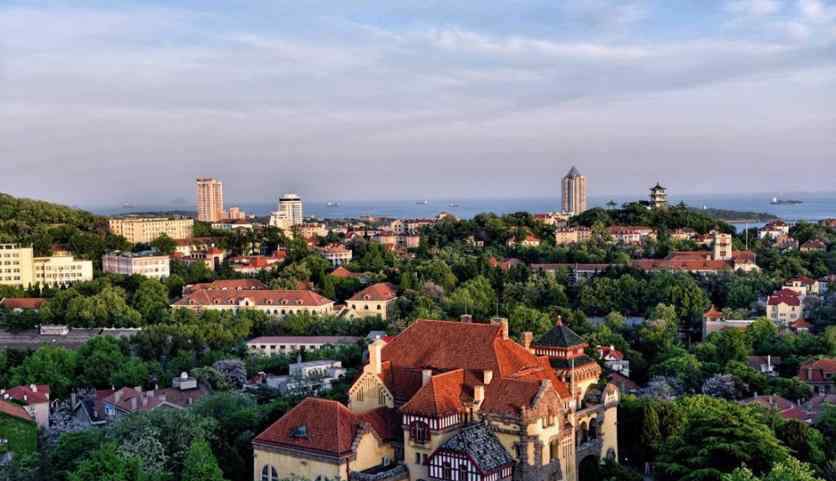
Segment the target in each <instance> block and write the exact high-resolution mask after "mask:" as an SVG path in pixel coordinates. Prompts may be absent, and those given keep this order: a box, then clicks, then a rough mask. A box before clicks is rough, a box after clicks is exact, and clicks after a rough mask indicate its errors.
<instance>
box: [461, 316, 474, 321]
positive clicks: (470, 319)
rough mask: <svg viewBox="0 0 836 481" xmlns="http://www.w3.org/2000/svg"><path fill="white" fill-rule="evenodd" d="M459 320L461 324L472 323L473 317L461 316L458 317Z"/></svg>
mask: <svg viewBox="0 0 836 481" xmlns="http://www.w3.org/2000/svg"><path fill="white" fill-rule="evenodd" d="M459 320H460V321H461V322H473V316H471V315H470V314H462V315H461V316H459Z"/></svg>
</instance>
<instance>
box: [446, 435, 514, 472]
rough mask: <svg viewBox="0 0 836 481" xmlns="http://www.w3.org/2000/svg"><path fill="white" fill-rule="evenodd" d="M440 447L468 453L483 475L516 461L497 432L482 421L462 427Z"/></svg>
mask: <svg viewBox="0 0 836 481" xmlns="http://www.w3.org/2000/svg"><path fill="white" fill-rule="evenodd" d="M439 449H440V450H446V451H452V452H455V453H461V454H464V455H466V456H467V457H468V458H470V459H471V460H472V461H473V462H474V463H475V464H476V468H477V469H479V471H480V472H481V473H482V474H483V475H484V474H488V473H490V472H492V471H495V470H496V469H499V468H501V467H503V466H508V465H510V464H512V463H513V462H514V460H513V459H511V456H510V455H509V454H508V451H506V449H505V447H504V446H502V443H500V442H499V439H497V437H496V434H494V433H493V432H492V431H491V430H490V429H488V427H487V426H486V425H485V424H482V423H479V424H474V425H472V426H468V427H466V428H464V429H462V430H461V431H459V433H458V434H456V435H455V436H453V437H451V438H450V439H448V440H447V441H445V442H444V443H443V444H442V445H441V446H440V447H439Z"/></svg>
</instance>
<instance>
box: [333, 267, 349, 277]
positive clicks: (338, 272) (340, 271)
mask: <svg viewBox="0 0 836 481" xmlns="http://www.w3.org/2000/svg"><path fill="white" fill-rule="evenodd" d="M331 275H332V276H334V277H337V278H340V279H348V278H350V277H354V276H355V274H354V273H353V272H351V271H350V270H348V269H346V268H345V267H343V266H340V267H337V268H336V269H334V270H333V271H331Z"/></svg>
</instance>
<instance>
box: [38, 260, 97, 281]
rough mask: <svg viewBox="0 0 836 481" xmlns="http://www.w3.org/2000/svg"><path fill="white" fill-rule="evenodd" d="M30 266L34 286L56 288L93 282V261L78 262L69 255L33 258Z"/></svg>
mask: <svg viewBox="0 0 836 481" xmlns="http://www.w3.org/2000/svg"><path fill="white" fill-rule="evenodd" d="M32 264H33V265H32V271H33V272H34V277H33V283H34V284H35V285H42V286H47V287H56V286H67V285H70V284H73V283H76V282H84V281H92V280H93V261H84V260H79V259H76V258H74V257H73V256H71V255H55V256H52V257H35V258H34V259H33V263H32Z"/></svg>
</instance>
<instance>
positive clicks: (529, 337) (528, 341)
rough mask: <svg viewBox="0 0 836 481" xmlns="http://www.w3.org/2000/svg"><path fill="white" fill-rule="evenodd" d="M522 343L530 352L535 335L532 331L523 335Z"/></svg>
mask: <svg viewBox="0 0 836 481" xmlns="http://www.w3.org/2000/svg"><path fill="white" fill-rule="evenodd" d="M522 342H523V347H524V348H526V349H527V350H529V351H530V350H531V345H532V344H533V343H534V333H533V332H531V331H525V332H524V333H522Z"/></svg>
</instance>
